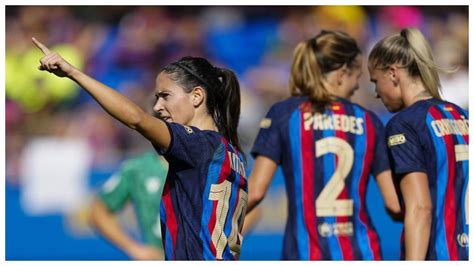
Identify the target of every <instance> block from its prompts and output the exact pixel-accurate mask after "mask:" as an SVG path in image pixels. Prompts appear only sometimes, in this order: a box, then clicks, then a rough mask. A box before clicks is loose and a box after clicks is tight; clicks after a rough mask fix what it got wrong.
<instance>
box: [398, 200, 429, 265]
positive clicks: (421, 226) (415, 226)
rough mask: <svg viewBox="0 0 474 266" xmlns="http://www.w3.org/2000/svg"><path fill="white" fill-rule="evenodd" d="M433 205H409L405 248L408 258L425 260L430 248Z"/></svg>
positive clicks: (406, 216)
mask: <svg viewBox="0 0 474 266" xmlns="http://www.w3.org/2000/svg"><path fill="white" fill-rule="evenodd" d="M431 215H432V210H431V207H424V206H421V205H418V206H410V207H407V209H406V213H405V221H404V224H405V248H406V259H407V260H424V259H425V258H426V252H427V250H428V244H429V239H430V231H431V219H432V216H431Z"/></svg>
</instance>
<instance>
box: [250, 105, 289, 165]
mask: <svg viewBox="0 0 474 266" xmlns="http://www.w3.org/2000/svg"><path fill="white" fill-rule="evenodd" d="M277 110H278V109H277V108H276V106H275V105H274V106H272V108H270V111H268V114H267V115H266V117H265V118H264V119H262V121H261V122H260V131H259V132H258V135H257V139H256V140H255V144H254V146H253V148H252V152H251V153H252V156H253V157H257V156H259V155H262V156H265V157H268V158H270V159H271V160H273V161H274V162H275V163H277V164H279V163H280V162H281V157H282V156H281V143H282V142H281V141H282V139H281V134H280V131H279V128H280V126H281V125H279V123H280V121H281V117H280V116H279V115H278V111H277Z"/></svg>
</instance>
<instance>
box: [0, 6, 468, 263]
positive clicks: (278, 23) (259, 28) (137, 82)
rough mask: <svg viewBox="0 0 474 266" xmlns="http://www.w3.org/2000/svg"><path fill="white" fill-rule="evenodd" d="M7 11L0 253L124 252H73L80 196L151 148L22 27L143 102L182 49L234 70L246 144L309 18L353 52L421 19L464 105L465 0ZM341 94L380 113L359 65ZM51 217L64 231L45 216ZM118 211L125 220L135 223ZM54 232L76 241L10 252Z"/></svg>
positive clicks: (392, 251) (449, 91) (274, 197)
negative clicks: (44, 56)
mask: <svg viewBox="0 0 474 266" xmlns="http://www.w3.org/2000/svg"><path fill="white" fill-rule="evenodd" d="M5 24H6V35H5V42H6V54H5V69H6V81H5V93H6V94H5V95H6V102H5V110H6V112H5V114H6V116H5V122H6V187H7V195H6V196H7V197H6V226H7V230H6V231H7V232H6V240H7V241H6V258H7V259H115V258H124V257H123V255H121V254H119V252H118V251H117V250H113V249H110V250H108V251H107V252H109V253H107V252H105V251H104V250H106V248H107V247H106V245H104V246H100V248H99V245H100V244H97V245H98V248H97V249H95V250H94V249H88V250H87V252H86V251H84V252H83V253H80V251H78V249H79V248H77V246H75V245H78V244H77V243H79V242H80V241H81V240H82V241H89V240H90V239H93V240H90V241H96V242H98V241H99V240H97V239H94V234H93V232H92V231H91V230H90V228H88V227H87V225H86V223H85V222H84V221H85V220H86V218H85V217H87V212H88V210H87V208H86V207H84V206H87V203H88V202H89V200H90V198H91V197H92V196H93V194H94V191H95V190H96V188H97V187H98V186H99V185H100V184H101V182H103V180H104V179H105V178H107V177H108V175H109V174H110V173H112V172H113V171H114V170H116V169H117V167H118V165H119V164H120V162H121V161H122V160H124V159H125V158H128V157H130V156H133V155H135V154H138V153H140V152H142V151H144V150H148V149H150V148H151V147H150V144H149V143H148V142H147V141H146V140H144V139H143V138H142V137H140V136H139V135H138V134H137V133H136V132H133V131H132V130H130V129H128V128H126V127H125V126H122V125H121V124H119V123H118V122H115V121H114V120H113V119H111V118H110V117H109V115H108V114H106V113H105V112H104V111H102V109H101V108H100V106H99V105H98V104H96V103H95V102H94V101H93V100H92V99H91V97H90V96H88V95H87V94H86V93H85V92H84V91H82V90H81V89H80V88H78V87H77V86H76V85H75V84H74V83H73V82H71V81H69V80H67V79H58V78H54V77H52V76H50V75H47V74H46V73H43V72H40V71H38V70H37V66H38V60H39V58H40V57H41V53H40V51H38V50H37V49H36V48H35V47H34V46H33V45H32V44H31V41H30V39H31V37H32V36H34V37H36V38H37V39H38V40H40V41H41V42H43V43H45V44H47V45H48V46H49V47H50V48H52V50H55V51H57V52H59V53H60V54H62V55H63V56H64V57H65V58H66V59H67V60H68V61H70V62H71V63H72V64H73V65H75V66H77V67H79V68H81V69H82V70H84V71H85V72H86V73H88V74H90V75H91V76H93V77H95V78H96V79H98V80H100V81H102V82H104V83H105V84H107V85H109V86H111V87H113V88H115V89H116V90H118V91H120V92H121V93H124V94H125V95H127V96H128V97H130V98H131V99H132V100H133V101H134V102H136V103H137V104H139V105H141V106H142V107H143V108H146V109H147V110H151V107H152V104H153V101H154V97H153V89H154V81H155V77H156V74H157V73H158V72H159V70H160V69H161V68H162V67H163V66H164V65H166V64H168V63H170V62H172V61H175V60H178V59H179V58H181V57H182V56H185V55H194V56H203V57H206V58H208V59H209V60H210V61H211V62H213V63H214V64H215V65H218V66H222V67H227V68H230V69H232V70H234V71H235V72H236V74H237V76H238V78H239V81H240V85H241V92H242V116H241V123H240V127H239V131H240V134H241V138H242V142H243V145H244V149H245V150H246V151H247V152H248V151H249V149H250V148H251V146H252V144H253V141H254V139H255V137H256V134H257V132H258V129H259V126H258V124H259V122H260V119H261V118H262V117H264V116H265V114H266V112H267V110H268V109H269V107H270V105H271V104H273V103H275V102H276V101H278V100H282V99H284V98H286V97H288V96H289V92H288V78H289V69H290V66H291V61H292V53H293V49H294V47H295V46H296V44H297V43H298V42H300V41H302V40H305V39H307V38H310V37H312V36H314V35H316V34H318V33H319V31H320V30H321V29H339V30H343V31H346V32H348V33H349V34H350V35H351V36H353V37H354V38H355V39H356V40H357V41H358V43H359V45H360V47H361V48H362V50H363V54H364V55H367V53H368V52H369V51H370V48H371V47H372V46H373V45H374V44H375V43H376V42H377V41H378V40H380V39H381V38H382V37H384V36H387V35H390V34H394V33H397V32H399V30H400V29H401V28H404V27H417V28H419V29H421V31H422V32H423V33H424V34H425V35H426V36H427V38H428V39H429V41H430V43H431V44H432V47H433V49H434V55H435V57H436V59H437V60H438V63H439V64H440V65H442V66H450V65H456V66H458V70H457V71H456V72H455V73H446V74H442V75H441V84H442V86H443V91H442V93H443V95H444V96H445V98H446V99H448V100H450V101H452V102H455V103H457V104H459V105H461V106H462V107H464V108H466V109H467V108H468V7H467V6H249V7H245V6H238V7H234V6H192V7H191V6H174V7H165V6H100V7H99V6H93V7H92V6H67V7H66V6H7V7H6V23H5ZM365 57H366V56H365ZM353 100H354V101H355V102H357V103H360V104H361V105H362V106H365V107H367V108H369V109H371V110H373V111H375V112H376V113H377V114H378V115H380V117H381V118H382V120H383V121H384V122H385V121H387V120H388V118H389V117H390V114H388V113H387V112H386V111H385V108H384V107H383V105H381V103H380V101H379V100H378V99H375V97H374V87H373V85H372V84H370V82H369V77H368V72H367V70H366V68H365V67H364V73H363V75H362V78H361V80H360V88H359V90H358V91H357V93H356V94H355V95H354V96H353ZM58 157H60V159H61V160H58ZM53 158H55V159H54V160H53ZM58 164H60V165H58ZM78 165H79V166H78ZM48 178H49V179H48ZM282 182H283V181H282V179H281V178H280V179H278V178H277V179H276V180H275V184H274V188H273V189H274V190H273V191H274V193H273V194H272V193H270V196H269V197H268V198H269V199H268V200H267V201H268V202H270V203H268V205H267V206H273V209H272V210H267V211H265V209H264V211H263V217H273V218H274V219H273V218H272V219H271V220H272V221H271V222H268V223H266V224H265V219H263V220H262V221H263V224H265V225H262V226H260V229H259V227H257V228H256V229H255V232H254V233H255V234H257V235H258V233H259V232H260V233H261V234H262V235H265V234H266V235H267V236H266V238H265V239H267V240H268V239H272V238H269V235H272V234H273V236H274V238H273V239H280V238H278V236H281V234H282V232H283V227H284V219H285V212H286V209H285V207H284V187H283V183H282ZM374 191H375V190H374ZM374 193H375V192H374ZM378 196H379V195H376V197H378ZM48 200H49V201H48ZM264 206H265V205H264ZM275 206H277V208H275ZM279 207H280V208H279ZM380 207H381V208H383V207H382V204H380ZM382 212H383V210H382V211H381V212H380V213H382ZM380 215H382V214H380ZM58 217H59V218H58ZM275 217H276V218H275ZM34 219H37V220H34ZM39 219H43V220H39ZM44 219H51V220H53V219H57V221H55V222H50V221H49V220H44ZM124 219H126V218H124ZM387 219H388V218H387ZM32 221H35V222H34V225H32V224H33V223H32ZM267 221H268V220H267ZM56 222H58V223H59V227H61V228H63V229H62V230H58V229H52V228H53V227H54V228H55V227H57V224H55V223H56ZM125 223H127V221H126V222H125ZM128 223H129V224H131V225H132V226H130V227H131V228H133V224H134V222H133V221H128ZM381 223H382V222H381ZM52 224H54V225H55V226H52ZM41 226H50V227H41ZM380 226H382V225H380ZM394 226H397V227H396V228H397V230H398V229H399V226H398V225H394ZM28 228H30V229H31V228H34V231H33V230H30V231H28V230H29V229H28ZM42 228H48V229H42ZM379 228H382V227H379ZM52 230H58V231H54V232H52ZM131 230H133V229H131ZM40 231H43V232H40ZM61 232H62V233H64V235H66V236H57V237H56V240H57V241H56V242H57V243H61V241H63V242H62V243H64V241H67V240H66V238H75V239H76V242H75V243H76V244H71V245H73V248H71V250H75V251H74V252H73V251H69V250H68V251H64V253H54V254H53V253H51V252H47V251H46V249H47V247H46V246H43V248H44V250H43V249H42V248H41V247H38V245H36V246H35V249H36V250H30V251H28V252H29V253H28V252H26V253H25V251H24V250H23V251H20V249H23V248H24V247H25V245H27V244H26V243H25V241H27V240H29V241H30V244H31V245H34V244H35V243H36V242H35V241H37V243H42V242H41V241H42V240H41V238H43V239H44V237H48V236H49V237H51V234H53V235H54V234H60V233H61ZM265 232H266V233H265ZM42 234H43V235H42ZM36 238H38V240H34V239H36ZM249 238H250V237H249ZM87 239H89V240H87ZM31 241H32V242H31ZM78 241H79V242H78ZM278 241H281V240H278ZM394 241H395V242H397V241H398V236H395V237H394ZM83 243H85V242H83ZM87 243H88V245H89V246H90V245H91V243H92V242H87ZM94 243H95V242H94ZM250 243H251V242H250ZM273 243H275V242H273ZM384 245H385V246H384ZM390 245H391V246H390ZM382 246H383V248H384V252H385V255H386V257H387V258H392V259H396V258H397V256H398V253H397V252H399V251H398V250H396V249H397V246H396V244H393V243H392V244H389V243H387V244H384V243H382ZM254 247H255V248H256V249H254V252H252V253H250V252H249V253H246V252H245V248H246V247H245V244H244V251H243V254H242V259H246V258H247V259H278V258H279V252H280V248H281V246H278V245H276V247H274V248H273V249H271V250H268V251H262V252H259V251H258V250H259V248H260V249H263V248H265V247H264V246H262V245H255V246H254ZM62 248H63V249H65V247H64V245H62ZM267 248H268V247H267ZM66 249H67V248H66ZM35 252H36V253H35ZM94 252H96V253H94ZM114 252H115V253H114ZM268 252H272V254H268ZM94 254H95V255H94ZM101 254H102V256H101ZM104 254H109V255H104Z"/></svg>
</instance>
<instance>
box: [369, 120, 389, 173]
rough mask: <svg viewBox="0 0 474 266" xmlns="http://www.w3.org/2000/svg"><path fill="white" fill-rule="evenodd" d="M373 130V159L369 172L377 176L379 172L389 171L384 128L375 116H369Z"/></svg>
mask: <svg viewBox="0 0 474 266" xmlns="http://www.w3.org/2000/svg"><path fill="white" fill-rule="evenodd" d="M370 115H371V118H372V121H373V122H372V123H373V126H374V130H375V143H374V144H375V145H374V159H373V161H372V169H371V172H372V174H373V175H374V176H377V175H378V174H380V173H381V172H383V171H385V170H389V169H390V162H389V158H388V157H389V156H388V151H387V142H386V141H385V127H384V125H383V124H382V122H381V121H380V119H379V118H378V117H377V116H376V115H375V114H370Z"/></svg>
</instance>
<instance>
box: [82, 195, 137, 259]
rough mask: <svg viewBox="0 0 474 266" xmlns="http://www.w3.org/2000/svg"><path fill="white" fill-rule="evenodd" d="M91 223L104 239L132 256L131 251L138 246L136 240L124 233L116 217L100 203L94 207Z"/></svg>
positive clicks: (97, 202)
mask: <svg viewBox="0 0 474 266" xmlns="http://www.w3.org/2000/svg"><path fill="white" fill-rule="evenodd" d="M91 223H92V225H93V226H94V227H95V228H97V230H98V231H99V232H100V234H101V235H102V236H103V237H104V238H106V239H107V240H109V241H110V242H112V243H113V244H114V245H115V246H117V247H118V248H120V249H121V250H123V251H124V252H125V253H127V254H129V255H130V250H132V248H133V247H134V246H135V245H136V242H135V240H133V239H132V238H130V237H129V236H128V235H127V234H126V233H124V231H123V230H122V228H121V227H120V225H119V223H118V221H117V219H116V218H115V216H114V215H113V214H112V213H110V212H109V211H108V210H107V209H106V208H105V206H104V205H103V204H102V203H101V202H99V201H96V202H95V203H94V205H93V207H92V214H91Z"/></svg>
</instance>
